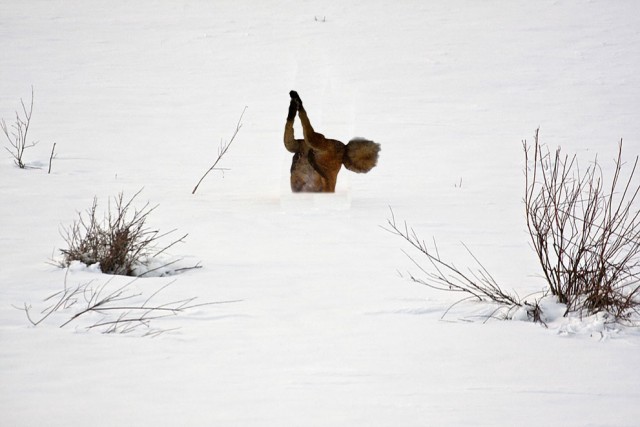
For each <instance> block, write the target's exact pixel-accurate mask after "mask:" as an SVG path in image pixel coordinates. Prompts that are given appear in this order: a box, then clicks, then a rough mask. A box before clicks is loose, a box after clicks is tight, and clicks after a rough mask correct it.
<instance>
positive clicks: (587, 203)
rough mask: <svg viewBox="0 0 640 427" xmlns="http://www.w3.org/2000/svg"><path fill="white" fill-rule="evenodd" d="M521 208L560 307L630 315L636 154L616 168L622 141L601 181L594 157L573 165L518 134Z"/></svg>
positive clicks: (638, 229)
mask: <svg viewBox="0 0 640 427" xmlns="http://www.w3.org/2000/svg"><path fill="white" fill-rule="evenodd" d="M523 147H524V152H525V156H526V161H527V168H526V192H525V200H524V201H525V208H526V218H527V227H528V230H529V234H530V236H531V242H532V245H533V248H534V250H535V253H536V256H537V258H538V261H539V262H540V266H541V269H542V273H543V276H544V278H545V280H546V282H547V284H548V286H549V291H550V292H551V294H552V295H554V296H556V297H557V299H558V301H559V302H560V303H563V304H565V305H566V307H567V313H565V315H566V314H568V313H570V312H575V313H578V314H581V315H582V314H585V315H589V314H595V313H598V312H606V313H609V314H611V315H613V316H615V317H616V319H618V320H625V319H629V317H630V316H632V315H633V314H637V313H638V307H639V306H640V208H639V207H638V206H637V204H636V202H637V200H638V195H639V193H640V183H635V184H634V177H635V176H636V171H637V167H638V156H636V158H635V160H634V162H633V163H632V164H631V170H630V172H629V174H628V175H627V177H626V178H623V176H622V169H623V166H624V165H625V162H623V160H622V141H620V144H619V146H618V154H617V157H616V159H615V165H614V172H613V177H612V179H611V182H610V183H609V184H608V185H607V184H606V183H605V179H604V177H603V172H602V169H601V167H600V165H599V163H598V159H597V158H596V159H595V160H594V161H593V163H591V164H590V165H589V166H588V167H587V168H586V169H584V170H582V171H581V170H580V168H579V165H578V161H577V159H576V156H573V157H569V156H567V155H564V156H563V155H562V154H561V151H560V149H557V150H556V152H555V154H554V155H552V154H551V153H550V152H549V150H548V149H547V148H545V147H544V146H543V145H542V144H541V143H540V141H539V130H538V131H536V133H535V138H534V142H533V145H529V144H528V143H527V142H526V141H524V142H523Z"/></svg>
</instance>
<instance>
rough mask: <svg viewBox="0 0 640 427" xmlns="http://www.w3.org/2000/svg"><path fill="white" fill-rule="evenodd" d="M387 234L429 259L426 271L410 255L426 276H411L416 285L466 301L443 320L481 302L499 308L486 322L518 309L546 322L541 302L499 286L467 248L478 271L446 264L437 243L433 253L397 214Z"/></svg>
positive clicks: (530, 316)
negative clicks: (472, 302) (468, 303)
mask: <svg viewBox="0 0 640 427" xmlns="http://www.w3.org/2000/svg"><path fill="white" fill-rule="evenodd" d="M385 230H387V231H389V232H391V233H392V234H394V235H396V236H399V237H401V238H402V239H404V240H405V241H406V242H408V243H409V244H410V245H411V246H412V247H413V248H414V249H415V250H417V251H418V253H419V254H421V255H423V256H424V257H425V258H426V262H427V266H426V267H425V266H424V265H423V264H422V263H421V262H420V261H418V260H416V259H415V258H414V257H413V256H412V255H410V254H409V253H408V252H405V254H406V255H407V257H408V258H409V259H410V260H411V261H412V262H413V264H414V265H415V266H416V267H417V268H418V269H419V270H420V271H421V272H422V273H423V276H422V277H417V276H415V275H413V274H410V275H409V277H410V279H411V280H412V281H413V282H414V283H418V284H420V285H424V286H428V287H430V288H432V289H436V290H439V291H446V292H454V293H460V294H462V295H463V297H462V298H461V299H460V300H458V301H457V302H456V303H454V304H453V305H452V306H451V307H449V309H448V310H446V311H445V313H444V314H443V317H444V316H446V314H447V313H448V312H449V310H450V309H451V308H452V307H453V306H455V305H457V304H459V303H461V302H464V301H467V300H475V301H479V302H489V303H492V304H496V305H497V309H496V310H494V311H493V313H491V314H490V315H489V316H487V317H486V318H487V319H489V318H493V317H500V318H509V317H511V315H512V313H513V312H514V311H515V310H516V309H518V308H524V309H525V310H526V311H527V314H528V316H529V318H530V319H531V320H534V321H542V318H541V316H540V313H539V310H540V307H539V306H538V303H537V301H534V302H527V301H523V300H521V299H520V298H519V297H518V296H517V295H516V294H515V293H509V292H505V291H504V290H503V289H502V288H501V287H500V285H498V283H497V282H496V280H495V279H494V278H493V276H492V275H491V274H490V273H489V271H487V269H486V268H485V267H484V265H483V264H482V263H481V262H480V261H479V260H478V258H477V257H476V256H475V255H474V254H473V253H472V252H471V251H470V250H469V248H468V247H467V246H466V245H464V248H465V249H466V250H467V252H468V253H469V255H471V257H472V258H473V260H474V261H475V263H476V264H477V268H476V269H475V270H472V269H468V271H464V270H461V269H459V268H458V267H456V266H455V265H454V264H453V263H451V262H448V261H445V260H443V259H442V257H441V256H440V253H439V252H438V247H437V245H436V243H435V241H434V243H433V249H429V247H428V246H427V244H426V243H425V242H424V240H422V239H420V237H419V236H418V234H417V233H416V232H415V230H414V229H413V228H410V227H409V226H408V225H407V223H406V222H403V223H402V224H398V223H397V222H396V218H395V215H394V213H393V210H391V216H390V218H389V219H388V220H387V227H385Z"/></svg>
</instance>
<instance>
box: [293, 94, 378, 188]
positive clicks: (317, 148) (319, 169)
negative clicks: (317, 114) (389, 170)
mask: <svg viewBox="0 0 640 427" xmlns="http://www.w3.org/2000/svg"><path fill="white" fill-rule="evenodd" d="M291 98H292V100H291V103H292V104H291V106H290V117H289V118H288V119H287V123H286V125H285V128H284V145H285V147H286V149H287V150H289V151H290V152H292V153H294V156H293V162H292V165H291V191H293V192H324V193H333V192H334V191H335V189H336V182H337V180H338V172H340V168H341V167H342V165H343V164H344V165H345V167H346V168H347V169H349V170H351V171H354V172H358V173H366V172H369V171H370V170H371V169H372V168H373V167H374V166H375V165H376V163H377V160H378V152H379V151H380V145H379V144H376V143H375V142H373V141H369V140H366V139H361V138H359V139H354V140H352V141H350V142H349V144H347V145H345V144H343V143H342V142H340V141H338V140H335V139H328V138H325V136H324V135H322V134H321V133H318V132H316V131H315V130H314V129H313V127H312V126H311V122H310V121H309V117H308V116H307V112H306V111H305V109H304V108H303V107H302V101H300V98H299V96H298V95H297V93H295V92H293V91H292V92H291ZM293 109H296V110H297V114H298V117H299V118H300V122H301V124H302V131H303V134H304V139H295V137H294V133H293V122H294V120H295V114H292V110H293ZM292 115H293V117H291V116H292Z"/></svg>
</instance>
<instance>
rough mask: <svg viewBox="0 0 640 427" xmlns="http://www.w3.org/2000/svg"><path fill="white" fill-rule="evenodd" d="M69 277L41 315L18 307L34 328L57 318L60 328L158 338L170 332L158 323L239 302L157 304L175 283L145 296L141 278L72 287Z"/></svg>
mask: <svg viewBox="0 0 640 427" xmlns="http://www.w3.org/2000/svg"><path fill="white" fill-rule="evenodd" d="M68 276H69V270H67V272H66V274H65V279H64V287H63V289H62V290H60V291H58V292H55V293H53V294H51V295H49V296H48V297H47V298H45V299H44V300H43V303H44V304H45V305H46V307H45V308H44V309H43V310H41V311H40V312H39V313H38V314H36V313H33V307H32V306H31V305H30V304H26V303H25V304H24V306H23V307H16V308H18V309H20V310H23V311H24V312H25V313H26V315H27V319H28V321H29V323H30V324H31V325H33V326H38V325H40V324H42V323H43V322H45V321H46V320H47V319H50V320H51V321H52V323H53V317H56V319H58V320H57V322H58V326H59V327H60V328H64V327H65V326H68V325H72V324H75V325H82V326H81V327H83V328H84V329H86V330H99V331H101V332H102V333H107V334H110V333H119V334H126V333H134V332H135V333H142V336H157V335H160V334H162V333H164V332H168V331H170V330H171V329H162V328H156V327H152V322H153V321H155V320H158V319H162V318H166V317H170V316H177V315H178V314H181V313H184V312H186V311H188V310H191V309H194V308H197V307H202V306H208V305H214V304H225V303H231V302H237V301H220V302H209V303H196V299H197V298H196V297H191V298H187V299H182V300H178V301H169V302H156V299H157V297H158V295H159V294H160V293H161V292H162V291H163V290H165V289H166V288H167V287H168V286H169V285H171V284H172V283H173V282H170V283H168V284H165V285H164V286H162V287H160V288H159V289H157V290H156V291H154V292H153V293H151V294H150V295H149V296H145V293H144V292H143V291H141V290H139V289H136V287H135V283H136V281H137V280H139V279H133V280H129V281H127V282H126V283H124V284H123V285H117V284H115V283H113V282H114V278H111V279H109V280H107V281H105V282H103V283H101V284H97V283H95V281H89V282H84V283H81V284H78V285H75V286H69V284H68Z"/></svg>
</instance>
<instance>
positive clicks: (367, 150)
mask: <svg viewBox="0 0 640 427" xmlns="http://www.w3.org/2000/svg"><path fill="white" fill-rule="evenodd" d="M379 152H380V144H377V143H375V142H373V141H370V140H368V139H364V138H354V139H352V140H351V141H349V143H348V144H347V148H346V150H345V152H344V157H343V158H342V164H344V167H346V168H347V169H349V170H350V171H352V172H357V173H367V172H369V171H370V170H371V169H373V167H374V166H375V165H376V164H377V163H378V153H379Z"/></svg>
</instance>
